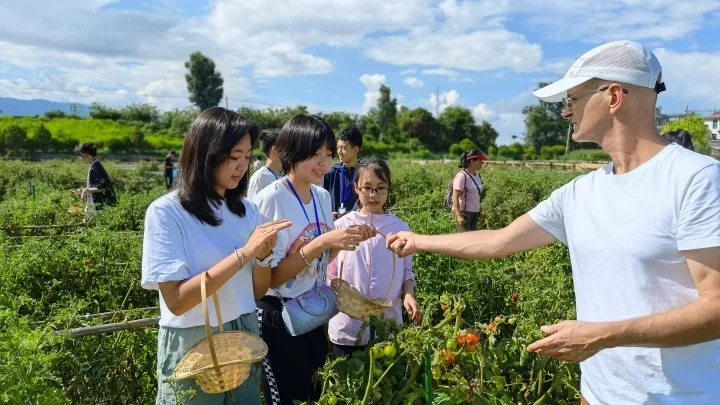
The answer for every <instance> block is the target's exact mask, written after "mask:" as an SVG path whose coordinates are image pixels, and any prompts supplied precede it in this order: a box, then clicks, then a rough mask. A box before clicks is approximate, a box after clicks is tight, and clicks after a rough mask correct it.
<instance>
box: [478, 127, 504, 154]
mask: <svg viewBox="0 0 720 405" xmlns="http://www.w3.org/2000/svg"><path fill="white" fill-rule="evenodd" d="M474 132H475V133H474V135H475V136H474V139H473V141H474V142H475V144H476V145H478V146H479V147H480V149H482V150H483V151H486V152H487V150H488V148H490V145H495V141H496V140H497V137H498V135H499V134H498V132H497V131H496V130H495V128H493V126H492V124H490V123H489V122H487V121H485V120H483V122H482V123H481V124H480V125H477V127H476V130H475V131H474Z"/></svg>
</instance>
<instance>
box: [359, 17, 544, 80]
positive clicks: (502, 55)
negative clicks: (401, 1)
mask: <svg viewBox="0 0 720 405" xmlns="http://www.w3.org/2000/svg"><path fill="white" fill-rule="evenodd" d="M370 44H371V45H370V47H369V49H368V50H367V51H366V54H367V55H368V56H369V57H371V58H373V59H375V60H378V61H380V62H385V63H390V64H393V65H401V66H403V65H426V66H438V65H439V66H441V67H444V68H457V69H465V70H472V71H478V72H482V71H488V70H494V69H500V68H510V69H513V70H515V71H517V72H530V71H533V70H535V69H536V67H537V66H538V64H539V63H540V61H541V59H542V51H541V48H540V45H536V44H531V43H530V42H528V41H527V39H525V37H524V36H522V35H520V34H517V33H514V32H510V31H507V30H505V29H503V28H496V29H488V30H475V31H470V32H457V31H454V30H453V29H451V28H447V29H446V28H441V29H432V28H428V27H418V28H414V29H412V30H411V31H410V33H409V34H407V35H392V36H386V37H382V38H379V39H375V40H372V41H370Z"/></svg>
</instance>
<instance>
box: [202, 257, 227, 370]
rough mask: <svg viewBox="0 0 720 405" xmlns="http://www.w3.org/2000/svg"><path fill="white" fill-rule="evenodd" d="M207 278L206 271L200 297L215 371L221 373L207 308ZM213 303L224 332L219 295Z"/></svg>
mask: <svg viewBox="0 0 720 405" xmlns="http://www.w3.org/2000/svg"><path fill="white" fill-rule="evenodd" d="M206 278H207V272H206V271H204V272H202V273H201V274H200V296H201V298H202V309H203V315H205V333H207V339H208V346H210V356H211V357H212V360H213V365H214V366H215V371H217V372H218V373H220V365H219V364H218V359H217V353H215V343H214V342H213V338H212V336H213V335H212V328H211V327H210V315H208V306H207V290H206V288H205V280H206ZM212 296H213V301H214V302H215V313H216V315H217V320H218V330H219V331H220V332H223V323H222V316H221V315H220V303H219V302H218V297H217V294H213V295H212Z"/></svg>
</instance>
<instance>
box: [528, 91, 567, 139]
mask: <svg viewBox="0 0 720 405" xmlns="http://www.w3.org/2000/svg"><path fill="white" fill-rule="evenodd" d="M545 86H547V83H540V84H539V88H543V87H545ZM562 109H563V105H562V103H546V102H544V101H540V102H539V104H537V105H529V106H526V107H525V108H523V111H522V112H523V114H525V128H526V130H525V142H526V143H527V144H528V145H531V146H533V147H534V148H535V152H536V153H540V148H542V147H543V146H554V145H564V144H565V139H566V136H567V129H568V122H567V121H565V120H564V119H563V118H562V116H561V115H560V114H561V113H562Z"/></svg>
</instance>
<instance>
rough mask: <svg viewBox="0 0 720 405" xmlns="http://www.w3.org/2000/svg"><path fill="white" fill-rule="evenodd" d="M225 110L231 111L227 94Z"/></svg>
mask: <svg viewBox="0 0 720 405" xmlns="http://www.w3.org/2000/svg"><path fill="white" fill-rule="evenodd" d="M225 109H226V110H229V109H230V108H228V96H227V94H226V95H225Z"/></svg>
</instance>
